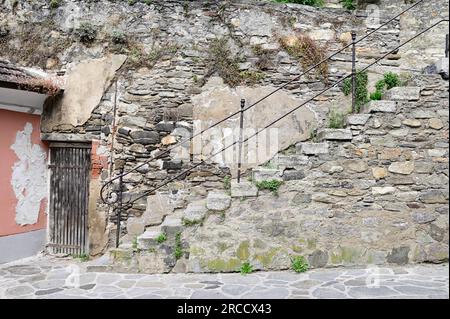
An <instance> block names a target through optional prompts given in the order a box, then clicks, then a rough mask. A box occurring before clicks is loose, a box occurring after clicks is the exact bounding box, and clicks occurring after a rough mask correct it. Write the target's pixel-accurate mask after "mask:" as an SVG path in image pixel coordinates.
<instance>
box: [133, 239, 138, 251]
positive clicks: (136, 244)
mask: <svg viewBox="0 0 450 319" xmlns="http://www.w3.org/2000/svg"><path fill="white" fill-rule="evenodd" d="M131 248H133V249H137V248H138V240H137V237H134V238H133V241H132V242H131Z"/></svg>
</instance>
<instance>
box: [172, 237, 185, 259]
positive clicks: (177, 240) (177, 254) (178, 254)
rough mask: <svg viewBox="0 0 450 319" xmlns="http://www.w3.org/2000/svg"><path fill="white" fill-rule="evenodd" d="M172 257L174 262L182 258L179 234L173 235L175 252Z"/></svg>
mask: <svg viewBox="0 0 450 319" xmlns="http://www.w3.org/2000/svg"><path fill="white" fill-rule="evenodd" d="M173 255H174V257H175V259H176V260H178V259H180V258H181V257H182V256H183V247H182V245H181V233H180V232H178V233H177V234H176V235H175V250H174V252H173Z"/></svg>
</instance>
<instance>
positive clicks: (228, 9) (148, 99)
mask: <svg viewBox="0 0 450 319" xmlns="http://www.w3.org/2000/svg"><path fill="white" fill-rule="evenodd" d="M14 3H15V5H14V6H12V5H11V3H10V2H9V1H3V2H2V6H1V7H0V30H3V31H1V32H0V49H1V50H0V52H1V55H3V56H5V57H6V58H8V59H11V60H13V61H15V62H19V63H22V64H25V65H30V66H31V65H32V66H40V67H42V68H46V69H47V71H50V72H51V71H54V72H57V71H60V70H63V72H59V74H62V73H64V72H65V75H62V76H64V77H66V78H67V79H68V82H67V83H68V84H70V83H72V84H73V83H76V81H80V83H81V86H83V89H84V90H81V91H80V92H79V93H78V94H75V95H76V99H74V100H72V101H75V102H74V103H75V104H76V106H77V107H76V108H75V107H74V109H73V110H70V108H71V105H72V104H71V103H68V104H64V103H59V104H56V105H53V106H49V107H48V108H47V109H46V113H45V114H44V117H43V126H42V131H43V137H44V138H45V139H49V140H52V139H56V138H57V139H58V140H60V139H67V140H77V139H80V138H81V139H88V140H91V139H94V140H97V141H98V142H99V143H100V145H99V149H101V151H102V154H103V156H107V157H109V160H110V165H111V166H112V167H111V168H112V171H113V172H114V173H117V172H118V171H119V170H120V169H121V168H125V170H129V169H131V168H133V167H135V165H137V164H139V163H142V162H143V161H145V160H147V159H148V158H149V157H150V156H152V154H155V153H156V152H158V151H159V150H165V149H167V147H169V146H170V145H173V144H175V143H177V141H179V140H180V139H182V138H183V137H185V135H184V133H180V131H183V130H184V132H185V131H188V132H189V131H190V130H192V122H193V120H195V119H198V118H196V116H197V115H196V114H199V113H195V112H194V110H195V108H197V109H200V110H201V109H202V106H203V105H202V104H201V103H198V101H199V100H200V101H201V99H200V97H201V96H204V95H205V92H206V91H207V90H208V81H209V80H210V79H211V77H212V76H221V77H222V78H224V80H225V81H226V80H228V81H230V79H231V80H233V81H231V82H234V84H235V85H238V87H237V88H236V89H234V88H226V90H228V91H229V93H230V95H234V96H235V97H236V96H237V92H244V91H245V92H250V94H249V95H248V96H247V98H248V99H256V97H257V94H256V93H255V92H258V94H259V92H261V91H265V90H267V89H265V88H270V87H277V86H279V85H282V84H284V83H286V82H287V81H288V80H289V79H292V78H293V77H295V76H297V75H299V74H300V73H301V72H302V67H301V64H300V62H301V61H299V60H298V59H297V58H295V57H293V56H291V55H290V54H288V52H286V50H284V49H283V48H281V47H280V41H279V40H280V38H281V37H284V38H286V39H288V40H289V39H291V40H295V35H296V33H298V32H302V33H304V34H308V35H309V36H310V37H311V38H312V39H313V40H315V41H316V43H317V44H318V45H320V46H324V47H326V50H325V52H326V55H329V54H331V53H332V52H335V51H337V50H339V49H340V48H342V47H343V46H344V45H345V44H347V43H348V41H349V32H350V31H351V30H354V29H355V30H357V33H358V37H361V36H362V35H364V34H367V33H368V32H370V30H371V29H370V26H367V12H365V11H357V12H355V13H352V12H349V11H345V10H342V9H340V8H323V9H316V8H312V7H308V6H301V5H283V4H276V3H271V2H261V1H246V0H243V1H180V0H179V1H152V4H151V5H146V4H144V3H140V2H138V3H136V4H135V5H133V6H130V5H128V2H127V1H89V2H86V1H61V5H60V6H59V7H58V8H54V9H52V8H50V7H49V5H48V4H46V3H42V2H39V3H38V2H29V1H16V2H14ZM394 4H395V3H394V2H392V3H391V2H389V6H386V7H385V6H384V5H383V6H381V7H380V8H381V11H380V18H381V21H386V20H387V19H388V18H390V17H391V16H392V15H393V14H395V12H399V11H400V10H401V9H404V8H405V6H404V5H403V4H402V3H401V4H399V5H398V6H394ZM447 11H448V4H447V3H446V2H444V1H434V2H433V4H431V3H429V4H427V5H426V6H425V9H422V10H419V9H417V10H415V11H414V13H411V14H410V15H409V16H408V17H411V16H414V17H416V20H412V19H411V18H410V19H408V20H399V21H394V22H393V23H392V24H391V25H390V26H389V27H386V28H384V29H383V30H382V31H381V32H380V33H377V34H376V35H374V36H373V37H371V38H369V39H367V40H365V41H364V42H362V43H361V45H360V46H358V51H357V52H358V67H359V68H361V67H363V66H365V65H367V64H368V63H371V62H373V61H374V59H375V58H376V57H379V56H380V54H383V53H386V52H388V51H389V50H390V49H392V48H394V47H395V46H396V45H398V44H399V41H400V40H401V39H406V38H407V37H408V36H409V35H410V34H411V33H413V32H416V30H418V29H420V27H422V26H423V25H424V23H425V22H426V21H427V16H430V15H431V16H435V14H434V12H438V13H439V15H445V12H447ZM84 22H87V23H89V24H88V26H89V28H86V24H83V23H84ZM91 27H92V28H91ZM93 30H94V31H93ZM443 32H444V31H443V30H440V31H439V32H438V35H439V36H438V37H437V38H440V37H442V34H443ZM91 33H95V36H94V39H92V41H86V37H89V35H90V34H91ZM83 36H84V38H83ZM430 38H431V37H430ZM217 39H219V40H220V39H223V41H219V42H217ZM217 43H218V44H217ZM415 43H416V42H415ZM417 43H419V44H420V45H421V43H423V42H420V40H419V42H417ZM218 45H219V46H218ZM428 47H430V48H431V47H432V48H434V49H432V50H431V49H430V50H429V51H426V50H420V46H419V50H420V54H421V56H420V61H422V62H420V63H418V64H412V62H411V61H413V60H414V59H413V58H412V57H414V56H415V52H417V51H418V49H417V48H418V47H417V46H411V47H409V48H408V49H407V50H402V51H400V52H399V54H394V55H391V56H389V58H388V59H386V60H383V61H382V62H380V63H379V64H378V65H377V66H375V67H374V68H372V69H371V71H370V74H369V81H370V87H373V84H374V82H375V81H376V80H378V79H379V78H380V77H381V75H382V74H383V73H384V72H386V71H390V70H392V71H395V72H397V73H404V72H407V73H408V74H410V73H411V72H415V73H418V72H420V71H421V70H422V68H423V67H424V66H426V65H427V64H428V61H431V62H434V61H433V59H434V58H435V57H437V56H442V55H443V53H444V51H443V44H439V41H435V42H433V43H432V44H430V43H428ZM439 47H442V51H441V52H442V53H439ZM217 50H219V51H217ZM218 52H219V53H220V54H218ZM123 55H126V56H128V59H127V61H126V62H125V63H124V65H122V67H121V68H120V69H119V70H118V71H117V72H116V74H115V75H114V74H113V73H114V70H115V69H117V67H119V66H120V65H115V66H114V67H111V69H113V70H112V71H111V69H105V68H103V67H101V65H103V63H104V61H105V57H107V56H109V57H110V58H111V59H110V61H118V60H120V61H121V56H123ZM217 57H222V58H225V61H223V60H217ZM107 60H108V59H106V61H107ZM228 62H232V63H228ZM350 62H351V59H350V52H349V51H346V52H343V53H341V54H339V55H337V56H336V57H335V58H334V59H333V60H332V62H331V63H330V64H329V75H328V77H327V79H322V80H321V79H320V78H317V77H315V76H305V77H302V78H301V79H300V80H297V81H294V82H293V83H291V84H289V85H288V86H287V87H286V88H285V89H284V90H283V91H282V95H283V99H285V100H289V101H300V102H301V101H304V100H306V99H307V98H308V97H311V96H313V95H314V94H316V93H317V92H319V91H320V90H322V89H324V88H325V84H324V83H323V82H324V81H326V80H328V81H329V82H330V83H333V82H334V81H336V80H339V79H341V78H342V77H343V76H345V75H346V74H348V73H349V72H350V70H351V63H350ZM86 64H89V65H94V67H95V70H99V72H92V69H88V70H86V68H83V67H80V66H83V65H86ZM219 64H220V65H230V67H231V69H230V68H225V69H217V65H219ZM108 65H110V64H108ZM234 65H236V66H237V68H233V66H234ZM230 74H232V75H233V76H231V77H230V76H229V75H230ZM113 75H114V76H113ZM70 79H75V80H76V81H75V82H73V81H70ZM115 81H117V90H116V85H111V83H115ZM83 83H84V84H83ZM96 83H97V84H98V85H97V84H96ZM90 86H92V87H93V91H94V92H97V91H98V89H99V87H100V86H101V89H102V90H104V91H105V93H104V94H103V97H102V98H101V100H100V102H99V103H98V101H97V97H96V98H94V99H93V98H92V96H90V95H89V92H90V91H89V87H90ZM97 86H98V87H97ZM71 87H73V85H69V86H68V87H67V89H68V90H67V95H70V94H74V90H73V89H70V88H71ZM75 87H76V84H75ZM86 88H87V90H86ZM69 90H70V92H69ZM97 95H98V94H97ZM72 96H74V95H72ZM432 96H435V94H434V93H432ZM88 97H89V98H88ZM233 99H234V98H233ZM70 101H71V99H69V102H70ZM92 101H94V102H95V103H98V106H96V107H94V108H93V110H92V106H93V103H92ZM95 103H94V104H95ZM349 105H350V100H349V98H348V97H345V96H344V95H343V94H342V92H341V90H340V88H334V89H332V90H330V91H328V92H327V93H326V94H324V95H323V96H321V97H320V98H317V99H315V100H314V101H312V102H311V103H310V104H308V107H309V109H310V110H311V111H312V112H313V113H314V119H312V118H311V117H310V114H309V112H308V114H307V115H308V118H311V121H310V122H311V123H313V125H312V126H314V127H324V126H326V125H327V120H328V116H329V115H328V113H329V111H330V109H334V108H335V109H338V110H344V111H346V110H348V108H349ZM82 106H85V108H84V109H83V107H82ZM67 107H68V108H69V109H67ZM80 107H81V108H80ZM224 107H226V111H225V113H226V112H231V111H232V110H235V108H236V107H238V105H231V106H230V105H228V104H227V105H225V106H224ZM71 112H73V113H71ZM302 112H303V111H301V112H300V113H299V116H300V117H301V116H302V115H305V114H306V113H302ZM86 114H87V115H88V116H86ZM89 114H90V116H89ZM255 116H256V120H255V121H256V122H261V123H263V122H265V121H268V120H269V118H268V117H267V114H266V113H264V112H255ZM74 118H75V120H74ZM49 119H51V120H49ZM213 119H215V118H214V117H212V118H211V119H210V120H213ZM217 119H218V118H217ZM113 123H116V125H117V127H114V126H113ZM49 124H51V125H49ZM300 128H301V129H300V130H303V132H302V135H301V137H300V138H299V139H298V140H297V141H292V140H285V141H281V142H280V145H283V148H282V149H284V148H286V143H288V144H295V142H299V141H301V140H304V139H305V138H307V137H308V135H310V131H309V130H310V127H306V125H301V126H300ZM368 130H369V129H368ZM369 131H370V130H369ZM311 132H312V130H311ZM375 140H376V139H375ZM368 142H370V140H369V141H368ZM112 145H113V151H112V152H109V150H110V149H111V146H112ZM331 147H333V146H331ZM336 147H337V146H336ZM338 150H339V152H338V153H336V154H335V153H334V151H333V152H330V154H333V156H334V157H336V156H338V155H337V154H341V153H342V152H343V150H342V149H339V148H338ZM344 150H346V149H344ZM172 155H173V154H172ZM329 156H331V155H329ZM190 165H192V163H190V162H183V161H178V160H175V159H174V158H173V156H166V157H164V158H163V160H162V161H158V162H152V163H150V164H149V165H146V166H143V167H142V168H141V169H140V170H139V171H137V172H135V173H132V174H130V175H128V176H127V177H126V179H125V183H126V193H125V199H126V200H129V199H131V198H136V197H137V196H139V195H140V194H142V192H144V191H145V190H148V189H149V188H151V187H153V186H157V185H159V184H160V183H161V182H163V181H166V180H168V179H169V178H172V177H173V176H175V175H176V174H179V173H180V172H181V169H185V168H188V167H190ZM338 166H340V165H338ZM109 172H110V170H109V168H108V169H104V170H103V171H102V173H101V174H100V177H101V180H102V181H103V182H104V181H106V180H107V179H108V178H109V177H110V174H109ZM367 172H368V171H367ZM228 174H229V169H228V168H227V167H220V166H217V165H211V164H209V165H204V166H201V167H200V168H198V169H196V170H195V171H194V172H192V173H191V174H189V175H188V176H186V178H185V179H184V180H180V181H178V182H176V183H172V184H171V185H170V187H169V188H168V189H170V192H172V193H173V194H175V195H173V197H176V200H175V201H176V203H177V204H176V205H175V206H176V208H179V209H181V208H184V207H185V206H186V205H187V204H188V203H189V202H190V201H192V200H195V199H197V197H202V196H205V195H206V194H207V193H208V192H209V191H211V190H216V189H218V188H221V187H222V186H223V183H222V181H223V178H224V176H226V175H228ZM447 185H448V183H447ZM284 187H286V186H284ZM166 190H167V189H166ZM317 191H318V192H319V191H320V192H319V195H320V193H322V192H323V190H320V189H318V190H317ZM189 192H190V194H189ZM282 193H284V192H280V198H282V196H288V194H290V192H286V194H285V195H283V194H282ZM188 195H189V196H188ZM327 196H329V195H327ZM263 202H264V198H261V203H263ZM94 204H95V203H91V205H94ZM245 204H246V203H242V205H243V207H244V206H245ZM325 204H326V203H322V204H320V205H322V206H324V205H325ZM258 205H262V204H258ZM320 205H319V206H320ZM94 207H95V205H94ZM97 209H98V211H101V212H102V214H103V212H104V211H105V210H107V209H108V208H107V207H106V206H105V205H102V204H101V203H100V201H98V203H97ZM146 211H147V199H145V198H143V199H142V200H140V201H138V202H136V203H135V204H134V205H133V207H132V208H131V209H128V210H127V214H125V216H124V222H125V220H126V219H128V217H131V218H140V217H141V216H145V214H146ZM109 213H110V215H111V219H110V221H111V222H114V216H115V213H114V211H109ZM260 213H262V211H261V212H260ZM102 214H100V215H101V216H103V215H102ZM153 217H154V220H153V221H152V223H150V224H149V225H152V224H157V222H159V223H161V222H162V221H163V216H156V217H155V216H153ZM155 219H156V221H155ZM132 220H133V219H132ZM255 220H256V219H255ZM261 220H264V219H262V218H261ZM282 220H283V223H284V222H285V221H284V218H283V219H282ZM286 220H288V219H286ZM129 224H131V225H132V223H129ZM124 225H125V226H127V223H124ZM342 225H343V226H342V227H344V228H345V227H347V226H346V225H347V221H344V220H343V221H342ZM110 226H111V225H110ZM128 226H129V225H128ZM130 228H132V227H128V229H130ZM137 228H142V225H139V226H137ZM98 231H99V233H102V231H101V230H98ZM200 234H201V232H200V233H199V234H198V235H196V236H200ZM101 237H102V240H101V241H102V242H103V240H104V239H103V236H101ZM199 238H200V237H199ZM324 238H326V237H324ZM128 240H131V238H130V236H129V237H128ZM305 240H306V239H305ZM194 242H195V240H194ZM346 245H347V243H346ZM322 249H325V248H322ZM329 249H330V250H327V253H328V254H331V248H329ZM336 249H337V248H336ZM411 249H413V248H411ZM98 251H100V249H99V248H98V245H96V247H95V252H96V253H97V252H98ZM194 251H195V250H194ZM230 251H231V250H230ZM193 255H194V256H195V254H193Z"/></svg>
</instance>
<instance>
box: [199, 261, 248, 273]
mask: <svg viewBox="0 0 450 319" xmlns="http://www.w3.org/2000/svg"><path fill="white" fill-rule="evenodd" d="M206 265H207V268H208V269H209V270H210V271H216V272H230V271H237V270H238V269H239V267H240V265H241V261H240V260H239V259H236V258H231V259H228V260H225V259H220V258H217V259H212V260H208V261H207V263H206Z"/></svg>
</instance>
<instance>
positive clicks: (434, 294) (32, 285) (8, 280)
mask: <svg viewBox="0 0 450 319" xmlns="http://www.w3.org/2000/svg"><path fill="white" fill-rule="evenodd" d="M85 268H86V267H85V264H84V263H81V262H73V261H71V260H61V259H59V260H55V259H52V258H48V257H47V258H44V257H39V258H32V259H28V260H24V261H20V262H16V263H10V264H5V265H0V298H141V299H142V298H144V299H153V298H249V299H265V298H302V299H304V298H401V299H403V298H440V299H443V298H446V299H448V298H449V288H448V287H449V267H448V264H445V265H420V266H408V267H393V268H386V267H383V268H369V269H319V270H311V271H308V272H306V273H303V274H296V273H294V272H290V271H283V272H258V273H253V274H250V275H246V276H243V275H241V274H168V275H144V274H115V273H94V272H86V271H85Z"/></svg>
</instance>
